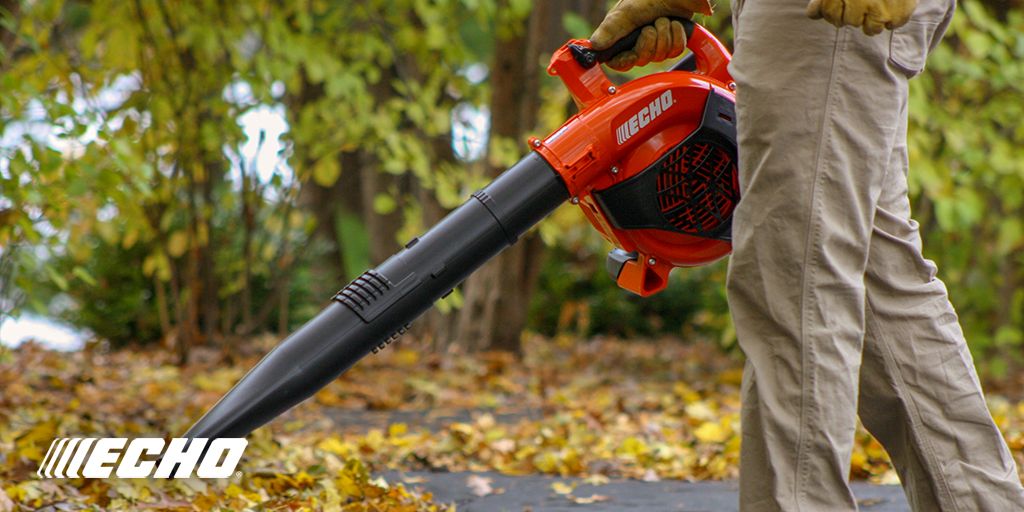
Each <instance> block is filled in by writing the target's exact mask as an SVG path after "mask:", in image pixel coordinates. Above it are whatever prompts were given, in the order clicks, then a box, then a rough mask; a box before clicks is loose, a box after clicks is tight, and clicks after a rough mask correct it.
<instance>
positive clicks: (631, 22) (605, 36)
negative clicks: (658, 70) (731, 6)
mask: <svg viewBox="0 0 1024 512" xmlns="http://www.w3.org/2000/svg"><path fill="white" fill-rule="evenodd" d="M698 12H699V13H701V14H705V15H711V3H710V2H709V1H708V0H619V2H618V3H617V4H615V7H612V10H611V11H608V15H607V16H605V17H604V21H602V22H601V25H600V26H598V27H597V30H595V31H594V34H593V35H592V36H590V42H591V44H592V45H593V47H594V49H595V50H598V51H600V50H604V49H607V48H609V47H611V46H612V45H613V44H615V42H616V41H618V40H619V39H622V38H623V37H626V36H627V35H628V34H629V33H630V32H632V31H634V30H636V28H637V27H641V26H643V25H648V26H647V27H644V29H643V31H642V32H641V33H640V38H639V39H637V41H636V46H634V47H633V49H632V50H629V51H624V52H622V53H620V54H618V55H616V56H615V57H614V58H612V60H611V61H609V62H608V63H607V64H608V66H609V67H611V68H612V69H617V70H619V71H625V70H627V69H629V68H631V67H633V66H644V65H646V64H648V63H650V62H657V61H661V60H665V59H671V58H672V57H676V56H678V55H680V54H681V53H683V50H685V49H686V31H684V30H683V24H682V23H679V22H678V21H670V20H669V19H668V18H667V17H668V16H676V17H680V18H690V17H692V16H693V14H694V13H698ZM651 23H653V24H654V25H653V26H650V25H651Z"/></svg>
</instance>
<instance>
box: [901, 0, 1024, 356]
mask: <svg viewBox="0 0 1024 512" xmlns="http://www.w3.org/2000/svg"><path fill="white" fill-rule="evenodd" d="M985 5H986V4H985V3H983V2H980V1H978V0H966V1H964V2H961V6H962V8H961V9H960V10H959V12H958V13H957V15H956V16H955V17H954V18H953V22H952V25H951V26H950V30H949V32H948V34H947V36H946V38H945V40H944V42H943V44H941V45H940V46H939V47H938V48H937V49H936V50H935V51H934V53H933V55H932V56H931V58H930V59H929V61H928V69H927V70H926V72H925V73H924V74H923V75H922V76H921V77H919V78H917V79H915V80H913V81H912V82H911V91H910V93H911V96H910V121H911V126H910V134H909V141H908V142H909V149H910V162H911V170H910V183H911V191H912V195H913V196H914V198H915V202H914V210H915V217H917V218H918V219H919V220H920V221H921V224H922V232H923V235H924V238H925V243H924V246H925V252H926V254H927V255H928V256H929V257H931V258H932V259H934V260H935V261H936V262H937V264H938V266H939V271H940V277H942V279H943V280H944V281H945V282H946V283H947V285H948V286H949V289H950V295H951V297H952V299H953V301H954V303H955V304H956V306H957V309H958V312H959V314H960V320H961V324H962V325H963V327H964V330H965V331H966V333H967V335H968V339H969V341H970V344H971V348H972V351H973V352H974V354H975V356H977V357H978V359H979V362H980V363H981V364H982V367H983V369H989V370H992V371H993V372H994V373H997V374H998V373H1001V372H1002V371H1003V370H1005V368H1006V362H1007V359H1011V360H1013V359H1016V360H1017V362H1018V363H1019V362H1020V361H1019V359H1020V356H1019V353H1020V350H1019V349H1020V347H1021V346H1022V343H1024V335H1022V332H1024V250H1022V249H1024V192H1022V191H1024V149H1022V148H1024V125H1022V124H1021V122H1020V120H1021V119H1022V118H1024V103H1022V102H1021V98H1022V97H1024V14H1022V13H1021V12H1020V11H1009V12H1006V13H1005V14H1006V18H1005V21H1001V20H999V19H998V18H997V17H996V15H995V14H994V13H993V12H992V11H991V10H989V9H988V8H986V6H985ZM989 361H991V362H992V364H993V365H994V366H992V365H990V364H989Z"/></svg>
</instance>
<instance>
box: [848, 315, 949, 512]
mask: <svg viewBox="0 0 1024 512" xmlns="http://www.w3.org/2000/svg"><path fill="white" fill-rule="evenodd" d="M864 304H865V309H866V311H865V313H866V314H865V324H866V325H865V327H866V328H867V329H868V331H869V332H870V335H871V336H872V337H874V338H875V339H876V340H877V341H878V344H879V346H881V348H882V364H884V365H885V366H887V367H888V368H887V373H889V374H890V375H892V376H893V380H894V382H895V383H896V388H897V390H898V394H899V397H900V398H901V399H903V400H904V401H906V402H907V403H908V405H910V408H909V410H910V411H911V414H910V429H911V431H912V432H913V433H914V437H915V438H916V439H917V441H918V442H919V443H921V447H922V448H923V450H924V451H925V452H926V453H925V454H924V455H925V464H927V465H928V466H929V467H930V469H931V472H932V475H931V476H932V478H933V479H934V481H935V483H936V485H937V486H938V489H936V490H937V491H938V492H939V493H940V494H945V495H946V498H947V499H948V502H949V503H950V504H951V505H953V510H954V511H960V510H963V509H962V508H961V507H960V506H959V504H957V502H956V497H955V496H954V495H953V493H952V491H950V490H949V482H948V481H947V480H946V474H945V472H943V471H942V465H941V464H936V461H938V454H937V453H936V451H935V448H934V447H933V446H932V444H931V440H930V439H929V438H928V436H926V435H922V434H921V431H920V428H921V411H920V409H919V408H918V405H917V401H916V400H915V399H914V396H913V394H912V393H909V392H908V391H907V385H906V382H904V380H903V373H902V372H901V371H900V368H899V365H897V364H896V356H895V354H894V353H893V351H892V346H890V344H889V340H888V339H887V338H886V337H885V335H884V334H883V333H882V331H881V330H880V329H878V325H877V323H876V322H877V320H876V319H875V315H874V308H872V307H871V298H870V296H868V298H867V300H866V301H865V302H864ZM940 503H941V500H940Z"/></svg>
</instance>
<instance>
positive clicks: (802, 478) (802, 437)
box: [793, 29, 844, 511]
mask: <svg viewBox="0 0 1024 512" xmlns="http://www.w3.org/2000/svg"><path fill="white" fill-rule="evenodd" d="M843 35H844V31H843V30H840V29H836V31H835V39H834V42H833V44H834V46H833V49H832V60H831V63H830V66H829V79H828V86H827V89H826V91H825V101H824V111H823V113H822V114H823V115H822V121H821V127H820V131H819V134H820V138H819V139H818V147H817V148H816V151H815V157H814V176H813V177H812V178H813V179H812V185H811V198H810V202H809V203H808V204H809V207H810V210H809V212H808V216H807V217H808V219H807V223H808V229H807V235H806V236H805V238H804V257H803V264H804V269H805V271H804V273H803V276H802V278H801V281H802V282H801V295H800V315H801V320H800V345H801V350H800V352H801V364H802V365H803V368H801V372H800V376H801V379H802V382H801V388H802V389H801V393H800V428H799V431H798V433H797V478H796V479H795V481H794V486H795V487H796V488H795V489H793V496H794V498H795V500H796V509H797V511H800V510H802V509H803V504H804V500H805V498H806V496H807V494H806V490H807V485H806V484H805V482H806V481H807V479H808V478H809V477H810V465H809V464H807V461H806V453H807V452H808V451H809V450H810V447H809V446H808V444H809V443H810V439H811V436H810V435H809V434H808V432H807V430H808V426H807V421H808V418H809V417H810V416H811V414H810V412H809V411H810V410H811V409H812V408H814V403H813V402H814V400H813V399H811V398H810V397H809V396H808V395H809V393H808V390H809V388H808V385H810V387H811V388H813V386H814V384H815V382H816V379H815V377H816V373H817V369H816V366H815V365H814V364H812V362H813V361H814V360H815V359H816V356H815V353H814V352H815V351H814V347H812V346H811V345H812V344H811V343H808V341H807V338H808V336H807V331H808V328H807V319H808V316H809V315H808V312H807V306H808V303H809V302H810V300H809V299H808V297H809V296H810V295H811V293H810V288H811V284H812V283H814V282H815V279H814V277H815V273H816V270H817V262H818V257H817V255H818V254H817V252H815V251H813V250H812V248H813V247H814V246H815V244H814V243H812V242H813V241H816V240H818V239H820V234H821V220H822V219H821V217H820V215H818V214H817V212H818V211H819V210H818V201H819V200H820V194H819V187H820V185H821V178H822V176H823V174H824V172H823V167H824V165H823V160H824V156H823V155H824V152H825V146H827V145H828V144H829V143H830V142H831V140H832V132H831V130H830V131H828V132H826V128H827V127H829V126H830V125H831V124H832V115H831V114H832V110H833V102H834V100H835V95H834V94H833V89H834V88H835V86H836V82H837V78H838V73H837V72H836V68H837V67H838V66H839V65H840V63H841V61H840V58H839V57H840V52H841V51H842V48H841V47H842V44H843V43H844V39H843V37H842V36H843Z"/></svg>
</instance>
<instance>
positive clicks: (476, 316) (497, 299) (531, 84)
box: [456, 0, 593, 353]
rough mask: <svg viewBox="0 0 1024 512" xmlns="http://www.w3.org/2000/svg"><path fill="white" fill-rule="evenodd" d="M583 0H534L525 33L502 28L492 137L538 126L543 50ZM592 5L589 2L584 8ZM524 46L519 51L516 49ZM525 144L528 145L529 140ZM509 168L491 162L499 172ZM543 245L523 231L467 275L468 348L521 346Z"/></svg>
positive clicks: (463, 327) (463, 331)
mask: <svg viewBox="0 0 1024 512" xmlns="http://www.w3.org/2000/svg"><path fill="white" fill-rule="evenodd" d="M578 3H579V2H570V1H566V0H561V1H553V2H539V3H537V4H535V5H534V8H533V11H532V12H531V13H530V16H529V20H528V23H527V29H526V31H525V32H524V33H519V34H516V35H513V36H511V37H510V38H503V37H502V36H501V34H499V35H498V36H497V38H496V41H495V48H497V49H498V51H496V52H495V56H494V63H493V66H492V69H491V83H492V97H491V104H490V111H491V137H492V138H495V137H497V138H510V139H513V140H522V139H524V138H525V136H526V135H527V134H528V133H529V132H530V131H531V130H533V129H535V125H536V121H537V110H538V109H539V108H540V100H539V97H540V73H542V72H543V66H542V62H541V61H542V55H548V54H550V53H551V52H552V51H553V50H555V49H557V47H558V46H559V45H560V44H561V43H563V42H564V41H565V39H567V34H566V33H565V30H564V29H563V28H562V17H563V15H564V14H565V13H566V12H567V11H568V10H569V9H570V8H572V7H581V6H579V5H574V4H578ZM590 10H593V9H592V8H591V7H589V6H587V8H586V9H584V11H588V12H584V13H582V14H584V15H588V14H589V11H590ZM517 50H519V51H517ZM524 149H525V145H524ZM504 170H505V169H504V168H501V167H491V168H490V169H489V174H490V175H491V176H493V177H496V176H497V175H498V174H500V173H501V172H502V171H504ZM544 252H545V251H544V246H543V244H542V243H541V241H540V239H539V238H538V237H537V236H536V234H534V233H530V234H527V235H525V236H523V237H522V238H521V239H520V240H519V242H518V243H517V244H516V245H514V246H512V247H510V248H508V249H507V250H505V252H503V253H502V254H501V255H499V256H498V257H497V258H495V259H494V260H493V261H491V262H490V263H488V264H487V265H485V266H484V267H483V268H481V269H480V270H479V271H477V272H476V273H475V274H474V275H473V276H471V277H470V278H469V279H467V280H466V284H465V286H464V288H463V290H464V294H465V300H464V302H463V307H462V310H461V311H460V312H459V319H458V322H457V333H456V340H457V342H458V343H460V344H461V345H463V346H465V347H466V348H467V349H470V350H473V349H500V350H508V351H512V352H517V353H518V352H520V351H521V344H520V337H521V334H522V331H523V328H524V327H525V326H526V320H527V312H528V307H529V301H530V297H531V296H532V295H533V291H534V288H535V285H536V282H537V276H538V274H539V272H540V266H541V265H540V264H541V261H542V260H543V257H544Z"/></svg>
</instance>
